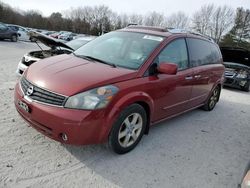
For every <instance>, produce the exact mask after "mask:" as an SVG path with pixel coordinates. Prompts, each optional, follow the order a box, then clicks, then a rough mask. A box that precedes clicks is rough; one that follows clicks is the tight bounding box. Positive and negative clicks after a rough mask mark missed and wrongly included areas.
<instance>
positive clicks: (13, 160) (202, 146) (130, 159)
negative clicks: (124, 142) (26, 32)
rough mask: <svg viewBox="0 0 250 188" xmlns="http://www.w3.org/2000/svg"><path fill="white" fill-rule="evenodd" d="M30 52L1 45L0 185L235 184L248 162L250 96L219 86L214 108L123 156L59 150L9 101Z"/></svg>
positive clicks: (156, 132)
mask: <svg viewBox="0 0 250 188" xmlns="http://www.w3.org/2000/svg"><path fill="white" fill-rule="evenodd" d="M34 49H38V47H37V46H36V44H32V43H25V42H17V43H12V42H7V41H0V92H1V97H0V187H131V188H132V187H136V188H139V187H157V188H158V187H170V188H182V187H183V188H189V187H190V188H195V187H197V188H200V187H203V188H206V187H208V188H211V187H215V188H224V187H225V188H235V187H237V184H238V183H239V181H240V179H241V178H242V176H243V172H244V169H245V167H246V165H247V163H248V162H249V161H250V123H249V122H250V115H249V114H250V93H246V92H242V91H238V90H234V89H223V91H222V95H221V100H220V102H219V103H218V104H217V106H216V108H215V109H214V111H212V112H204V111H202V110H199V109H198V110H194V111H192V112H189V113H186V114H184V115H181V116H179V117H177V118H174V119H171V120H169V121H165V122H163V123H161V124H159V125H158V126H155V127H153V128H151V130H150V132H149V135H148V136H144V137H143V139H142V141H141V143H140V144H139V145H138V146H137V147H136V149H135V150H133V151H132V152H130V153H128V154H126V155H116V154H114V153H111V152H110V151H109V150H108V148H107V146H106V145H94V146H93V145H92V146H82V147H75V146H68V145H63V144H60V143H58V142H55V141H53V140H51V139H49V138H47V137H44V136H43V135H41V134H40V133H38V132H37V131H36V130H34V129H33V128H31V127H28V126H27V124H26V123H25V122H24V121H23V120H22V119H21V118H20V117H19V115H18V114H17V112H16V110H15V107H14V104H13V88H14V85H15V82H16V80H17V78H16V75H15V70H16V67H17V64H18V61H19V60H20V59H21V57H22V56H23V54H24V53H26V52H29V51H31V50H34Z"/></svg>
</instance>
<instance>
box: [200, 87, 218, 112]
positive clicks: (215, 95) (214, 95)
mask: <svg viewBox="0 0 250 188" xmlns="http://www.w3.org/2000/svg"><path fill="white" fill-rule="evenodd" d="M220 91H221V88H220V87H219V86H216V87H215V88H214V90H213V91H212V94H211V95H210V96H209V99H208V100H207V102H206V103H205V104H204V106H203V107H202V109H203V110H205V111H211V110H213V109H214V107H215V105H216V103H217V102H218V101H219V98H220Z"/></svg>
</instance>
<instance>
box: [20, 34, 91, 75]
mask: <svg viewBox="0 0 250 188" xmlns="http://www.w3.org/2000/svg"><path fill="white" fill-rule="evenodd" d="M29 35H30V37H32V38H34V39H35V40H36V41H38V42H41V43H43V44H45V45H46V46H48V47H50V49H48V50H43V49H42V48H41V47H40V45H39V43H37V45H38V46H39V48H41V50H38V51H31V52H29V53H27V54H25V55H24V56H23V57H22V59H21V61H20V62H19V63H18V66H17V70H16V73H17V75H18V76H21V75H22V74H23V72H24V71H25V70H26V69H27V68H28V67H29V66H30V65H31V64H33V63H35V62H37V61H39V60H41V59H44V58H47V57H51V56H55V55H60V54H70V53H72V52H74V51H75V50H77V49H78V48H80V47H81V46H83V45H84V44H86V43H88V42H89V41H91V40H93V39H95V38H96V37H95V36H88V37H81V38H77V39H75V40H72V41H70V42H67V43H64V42H62V41H61V40H58V39H54V38H51V37H49V36H46V35H44V34H41V33H37V32H34V31H32V32H30V33H29Z"/></svg>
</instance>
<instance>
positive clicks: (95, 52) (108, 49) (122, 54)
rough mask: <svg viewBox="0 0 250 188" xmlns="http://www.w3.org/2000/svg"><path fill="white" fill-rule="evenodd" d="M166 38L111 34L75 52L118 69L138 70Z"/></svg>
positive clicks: (124, 33)
mask: <svg viewBox="0 0 250 188" xmlns="http://www.w3.org/2000/svg"><path fill="white" fill-rule="evenodd" d="M163 39H164V37H161V36H154V35H148V34H142V33H132V32H119V31H116V32H110V33H108V34H105V35H103V36H100V37H98V38H97V39H95V40H93V41H91V42H89V43H87V44H86V45H84V46H82V47H81V48H79V49H78V50H76V51H75V55H77V56H79V57H80V56H88V57H93V58H96V59H99V60H102V61H104V62H107V63H109V64H113V65H116V66H118V67H125V68H129V69H138V68H139V67H140V66H141V65H142V64H143V63H144V61H145V60H146V59H147V57H148V56H149V55H150V53H151V52H152V51H153V50H154V49H155V48H156V47H157V46H158V45H159V44H160V43H161V41H163Z"/></svg>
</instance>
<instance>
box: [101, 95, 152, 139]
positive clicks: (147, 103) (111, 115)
mask: <svg viewBox="0 0 250 188" xmlns="http://www.w3.org/2000/svg"><path fill="white" fill-rule="evenodd" d="M132 104H139V105H141V106H142V107H143V108H144V109H145V111H146V113H147V125H146V129H145V132H144V133H145V134H148V132H149V127H150V121H151V117H152V114H153V111H154V103H153V99H152V98H151V97H150V96H149V95H148V94H146V93H144V92H133V93H130V94H128V95H125V96H123V97H122V98H120V99H119V100H118V101H116V102H115V104H113V105H111V106H110V107H109V109H107V113H108V114H106V115H105V116H106V117H107V123H106V128H105V129H106V131H105V133H104V135H103V136H102V137H103V139H105V140H106V139H107V138H108V136H109V134H110V132H111V130H112V127H113V125H114V123H115V121H116V120H117V118H118V117H119V115H120V113H121V112H122V111H123V110H124V109H125V108H126V107H128V106H129V105H132Z"/></svg>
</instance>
